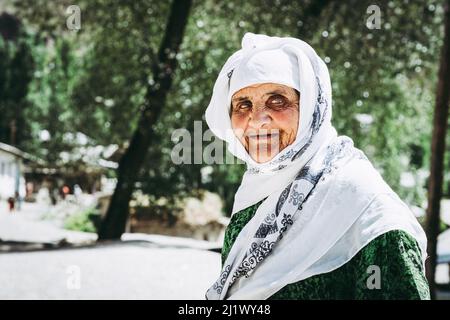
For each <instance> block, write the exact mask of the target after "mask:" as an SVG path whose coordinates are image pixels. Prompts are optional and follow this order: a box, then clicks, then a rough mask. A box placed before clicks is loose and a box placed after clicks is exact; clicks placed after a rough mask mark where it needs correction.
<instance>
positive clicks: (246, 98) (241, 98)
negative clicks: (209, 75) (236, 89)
mask: <svg viewBox="0 0 450 320" xmlns="http://www.w3.org/2000/svg"><path fill="white" fill-rule="evenodd" d="M231 100H232V101H244V100H250V98H249V97H247V96H244V97H237V98H232V99H231Z"/></svg>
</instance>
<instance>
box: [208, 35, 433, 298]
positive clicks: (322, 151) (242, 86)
mask: <svg viewBox="0 0 450 320" xmlns="http://www.w3.org/2000/svg"><path fill="white" fill-rule="evenodd" d="M331 102H332V101H331V85H330V77H329V74H328V69H327V67H326V65H325V63H324V62H323V61H322V60H321V59H320V58H319V57H318V56H317V54H316V52H315V51H314V50H313V49H312V48H311V47H310V46H309V45H308V44H306V43H305V42H303V41H301V40H298V39H294V38H279V37H269V36H265V35H257V34H252V33H247V34H245V36H244V38H243V39H242V49H241V50H239V51H237V52H236V53H234V54H233V55H232V56H231V57H230V58H229V59H228V60H227V62H226V63H225V65H224V66H223V68H222V70H221V72H220V74H219V76H218V78H217V81H216V83H215V85H214V90H213V95H212V99H211V102H210V104H209V106H208V108H207V110H206V114H205V116H206V121H207V123H208V126H209V127H210V128H211V130H212V131H213V132H214V134H215V135H216V136H218V137H219V138H221V139H222V140H225V141H227V142H228V144H229V146H228V149H229V150H230V152H231V153H233V154H234V155H235V156H236V157H238V158H239V159H242V160H243V161H245V162H246V164H247V171H246V172H245V174H244V177H243V179H242V183H241V185H240V187H239V189H238V191H237V193H236V195H235V201H234V205H233V212H232V217H231V221H230V224H229V225H228V227H227V230H226V233H225V239H224V245H223V249H222V271H221V274H220V275H219V277H218V280H217V281H216V282H215V283H214V284H213V285H212V287H211V288H210V289H209V290H208V291H207V293H206V298H207V299H429V289H428V284H427V281H426V278H425V276H424V264H425V258H426V237H425V234H424V232H423V229H422V228H421V226H420V225H419V223H418V222H417V220H416V219H415V217H414V216H413V214H412V213H411V211H410V210H409V209H408V207H407V206H406V205H405V204H404V203H403V202H402V201H401V200H400V198H399V197H398V196H397V195H396V193H395V192H394V191H393V190H392V189H391V188H390V187H389V186H388V185H387V184H386V183H385V182H384V180H383V179H382V177H381V176H380V174H379V173H378V172H377V171H376V170H375V169H374V167H373V166H372V164H371V163H370V162H369V161H368V159H367V158H366V157H365V155H364V153H363V152H362V151H360V150H359V149H357V148H355V147H354V146H353V141H352V140H351V139H350V138H349V137H346V136H338V135H337V133H336V130H335V129H334V128H333V126H332V124H331V111H332V103H331Z"/></svg>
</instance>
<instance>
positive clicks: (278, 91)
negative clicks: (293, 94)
mask: <svg viewBox="0 0 450 320" xmlns="http://www.w3.org/2000/svg"><path fill="white" fill-rule="evenodd" d="M272 94H282V95H285V94H286V92H284V90H280V89H277V90H274V91H271V92H267V93H265V94H264V95H265V96H269V95H272Z"/></svg>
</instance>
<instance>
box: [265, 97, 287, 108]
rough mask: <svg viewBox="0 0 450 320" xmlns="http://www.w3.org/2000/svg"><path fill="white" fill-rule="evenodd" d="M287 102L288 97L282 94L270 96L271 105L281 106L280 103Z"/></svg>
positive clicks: (269, 102)
mask: <svg viewBox="0 0 450 320" xmlns="http://www.w3.org/2000/svg"><path fill="white" fill-rule="evenodd" d="M285 102H286V99H285V98H284V97H282V96H278V95H276V96H272V97H270V98H269V101H268V104H269V105H276V106H280V105H284V104H285Z"/></svg>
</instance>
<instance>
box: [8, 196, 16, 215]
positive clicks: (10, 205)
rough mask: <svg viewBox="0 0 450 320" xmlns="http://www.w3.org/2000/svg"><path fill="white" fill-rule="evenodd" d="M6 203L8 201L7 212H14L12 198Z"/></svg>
mask: <svg viewBox="0 0 450 320" xmlns="http://www.w3.org/2000/svg"><path fill="white" fill-rule="evenodd" d="M7 201H8V208H9V212H13V211H14V205H15V203H14V202H15V200H14V197H9V198H8V200H7Z"/></svg>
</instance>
